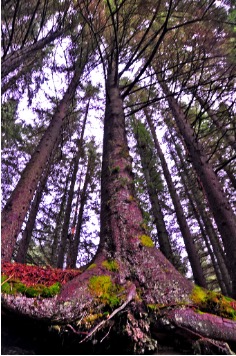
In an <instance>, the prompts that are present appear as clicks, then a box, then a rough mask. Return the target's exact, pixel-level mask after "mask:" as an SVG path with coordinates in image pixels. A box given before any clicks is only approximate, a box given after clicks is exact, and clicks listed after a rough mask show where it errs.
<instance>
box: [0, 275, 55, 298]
mask: <svg viewBox="0 0 236 356" xmlns="http://www.w3.org/2000/svg"><path fill="white" fill-rule="evenodd" d="M60 290H61V285H60V283H58V282H56V283H54V284H52V285H51V286H49V287H46V286H44V285H42V284H35V285H33V286H26V285H25V284H24V283H22V282H21V281H19V280H17V279H12V278H9V277H7V276H5V275H2V276H1V292H2V293H6V294H18V293H20V294H23V295H25V296H26V297H29V298H34V297H38V296H41V297H42V298H51V297H54V296H55V295H56V294H58V293H59V292H60Z"/></svg>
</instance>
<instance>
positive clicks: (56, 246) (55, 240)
mask: <svg viewBox="0 0 236 356" xmlns="http://www.w3.org/2000/svg"><path fill="white" fill-rule="evenodd" d="M71 169H72V163H71V165H70V168H69V172H68V174H67V177H66V182H65V189H64V194H63V196H62V199H61V204H60V209H59V213H58V215H57V218H56V228H55V230H54V237H53V243H52V251H51V266H53V267H56V266H57V260H58V251H59V241H60V235H61V230H62V221H63V217H64V214H65V205H66V197H67V191H68V186H69V180H70V176H71Z"/></svg>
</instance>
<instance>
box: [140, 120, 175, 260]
mask: <svg viewBox="0 0 236 356" xmlns="http://www.w3.org/2000/svg"><path fill="white" fill-rule="evenodd" d="M139 125H142V124H141V122H140V121H138V120H137V119H135V120H134V132H135V138H136V141H137V149H138V152H139V155H140V158H141V165H142V169H143V174H144V177H145V180H146V184H147V190H148V195H149V199H150V202H151V206H152V213H153V217H154V223H155V225H156V229H157V236H158V242H159V245H160V250H161V252H162V253H163V255H164V256H165V257H166V258H167V259H168V260H169V261H170V262H171V263H173V264H174V256H173V252H172V249H171V244H170V237H169V234H168V231H167V229H166V224H165V220H164V215H163V212H162V208H161V201H160V199H159V197H158V195H159V191H158V187H157V185H158V183H159V184H160V182H157V180H158V173H157V171H156V168H155V166H154V162H153V158H150V157H151V152H150V150H151V148H150V147H147V145H148V142H146V140H145V139H146V137H142V131H141V130H139V127H140V126H139ZM143 129H145V128H144V127H143ZM143 129H142V130H143ZM145 130H146V129H145ZM150 139H151V138H150ZM152 156H155V153H154V152H152ZM151 160H152V161H151ZM159 181H160V179H159Z"/></svg>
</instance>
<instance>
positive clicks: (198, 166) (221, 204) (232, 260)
mask: <svg viewBox="0 0 236 356" xmlns="http://www.w3.org/2000/svg"><path fill="white" fill-rule="evenodd" d="M159 83H160V85H161V87H162V90H163V92H164V94H165V95H166V100H167V101H168V103H169V106H170V109H171V111H172V112H173V115H174V117H175V121H176V125H177V127H178V129H179V131H180V133H181V135H182V136H183V138H184V141H185V144H186V146H187V149H188V153H189V156H190V157H191V161H192V165H193V167H194V169H195V171H196V173H197V175H198V178H199V180H200V182H201V183H202V186H203V189H204V191H205V194H206V197H207V200H208V203H209V206H210V208H211V210H212V213H213V216H214V219H215V222H216V224H217V227H218V230H219V232H220V234H221V237H222V241H223V244H224V248H225V252H226V255H227V267H228V270H229V273H230V276H231V279H232V297H236V274H235V270H236V219H235V215H234V213H233V210H232V208H231V206H230V204H229V202H228V200H227V198H226V196H225V194H224V191H223V188H222V187H221V185H220V182H219V180H218V178H217V176H216V175H215V173H214V171H213V168H212V166H211V165H210V163H209V162H208V160H207V157H206V156H205V155H204V152H203V149H202V147H201V145H200V143H199V142H198V140H197V138H196V136H195V133H194V131H193V129H192V128H191V126H190V124H189V122H188V120H187V118H186V116H185V114H184V112H183V110H182V109H181V107H180V105H179V104H178V102H177V100H176V99H175V98H174V96H173V95H172V93H171V92H170V90H169V88H168V87H167V85H166V83H165V82H164V81H161V80H160V81H159Z"/></svg>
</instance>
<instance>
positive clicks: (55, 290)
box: [41, 282, 61, 298]
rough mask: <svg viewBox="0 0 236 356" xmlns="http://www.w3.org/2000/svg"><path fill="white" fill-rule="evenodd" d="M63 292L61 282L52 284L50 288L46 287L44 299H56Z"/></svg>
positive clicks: (43, 293)
mask: <svg viewBox="0 0 236 356" xmlns="http://www.w3.org/2000/svg"><path fill="white" fill-rule="evenodd" d="M60 290H61V285H60V283H59V282H56V283H54V284H52V285H51V286H50V287H45V288H44V289H43V291H42V294H41V295H42V297H43V298H50V297H54V296H55V295H57V294H59V292H60Z"/></svg>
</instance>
